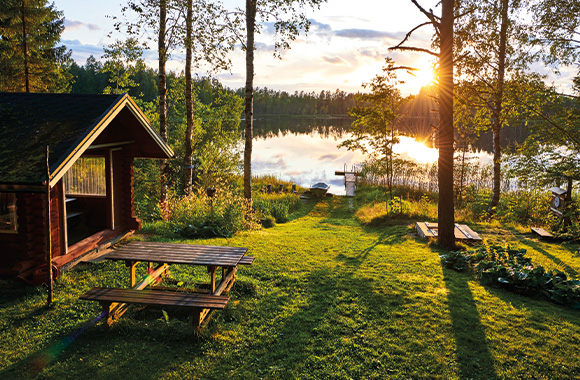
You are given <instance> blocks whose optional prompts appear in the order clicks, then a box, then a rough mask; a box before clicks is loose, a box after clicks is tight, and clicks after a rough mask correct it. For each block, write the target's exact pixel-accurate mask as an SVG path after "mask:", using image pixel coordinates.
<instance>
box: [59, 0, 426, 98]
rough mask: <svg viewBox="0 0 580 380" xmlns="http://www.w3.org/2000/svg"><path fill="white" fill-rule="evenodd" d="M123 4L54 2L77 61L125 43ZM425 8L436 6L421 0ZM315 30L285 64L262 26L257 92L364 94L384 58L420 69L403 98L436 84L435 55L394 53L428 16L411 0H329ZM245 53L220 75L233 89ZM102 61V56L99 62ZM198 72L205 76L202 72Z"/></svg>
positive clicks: (315, 15) (176, 56)
mask: <svg viewBox="0 0 580 380" xmlns="http://www.w3.org/2000/svg"><path fill="white" fill-rule="evenodd" d="M122 2H123V1H122V0H99V1H89V0H54V3H55V5H56V8H57V9H59V10H61V11H63V12H64V16H65V30H64V32H63V34H62V36H61V40H62V43H63V44H64V45H66V46H67V48H69V49H71V50H72V52H73V54H72V57H73V59H74V60H75V61H76V62H77V63H78V64H80V65H83V64H84V63H85V62H86V59H87V58H88V57H89V56H90V55H91V54H92V55H94V56H95V58H97V59H101V56H102V54H103V50H102V49H103V47H104V46H107V45H108V44H110V43H112V42H114V41H115V39H122V38H123V36H122V35H121V34H119V33H113V35H112V37H108V35H109V34H110V33H111V31H113V29H114V28H113V23H114V21H113V20H112V18H111V17H110V16H120V15H121V11H120V10H121V6H122V5H121V3H122ZM224 3H225V5H226V6H228V7H230V8H233V7H235V6H240V7H243V6H244V4H245V2H244V1H240V0H225V2H224ZM421 4H422V5H423V6H425V7H426V8H429V7H434V6H435V4H436V1H432V0H423V1H422V2H421ZM307 14H308V18H309V19H310V20H311V23H312V24H311V25H312V26H311V30H310V32H309V33H308V35H304V34H301V35H300V37H299V38H298V39H297V40H296V41H294V42H293V43H292V44H291V49H290V50H287V51H284V52H283V53H282V59H277V58H274V57H273V41H274V40H273V36H272V34H270V33H269V32H268V29H264V32H263V33H262V34H260V35H258V36H257V39H256V47H257V51H256V57H255V78H254V84H255V86H258V87H268V88H273V89H277V90H285V91H290V92H294V91H302V90H303V91H307V92H310V91H315V92H320V91H321V90H330V91H334V90H336V89H341V90H344V91H347V92H356V91H359V90H362V88H361V85H362V84H363V83H365V82H369V81H370V80H371V79H372V78H373V77H374V76H375V75H376V74H379V73H380V72H381V68H382V66H383V64H384V62H385V58H386V57H387V56H389V57H391V58H393V59H395V60H396V63H397V64H401V65H412V66H414V67H417V68H419V69H420V71H418V72H417V75H416V76H410V75H407V74H405V73H402V74H401V76H400V79H402V80H403V81H405V83H404V84H403V85H402V86H401V90H402V92H403V93H404V94H410V93H417V92H418V91H419V89H420V88H421V86H424V85H426V84H428V83H429V81H430V80H431V79H432V72H431V61H430V57H429V56H428V55H426V54H422V53H403V52H392V51H389V50H388V48H389V47H391V46H394V45H396V44H398V43H399V42H400V41H401V39H402V38H403V37H404V36H405V34H406V33H407V32H408V31H409V30H411V29H412V28H413V27H415V26H416V25H418V24H420V23H422V22H424V20H425V17H424V16H423V15H422V14H421V13H420V12H419V11H418V10H417V9H416V7H415V6H414V5H413V4H412V3H411V1H410V0H356V1H352V0H329V1H328V2H327V3H324V4H322V5H321V7H320V9H316V10H309V11H308V12H307ZM431 34H432V30H431V29H430V27H424V28H423V29H422V30H420V31H418V32H416V33H415V35H416V38H415V40H414V45H416V46H423V47H428V46H429V44H430V38H431ZM156 54H157V53H156V51H155V50H151V51H148V52H147V53H146V54H145V60H146V62H147V63H148V64H149V65H150V66H152V67H154V68H156V67H157V64H156V62H155V58H156ZM243 54H244V53H243V52H242V51H241V50H240V49H238V50H237V51H235V52H234V53H232V55H231V56H230V58H231V59H232V62H233V65H232V68H231V70H230V72H222V73H219V74H218V77H219V79H220V81H221V82H222V83H223V84H225V85H226V86H228V87H231V88H240V87H243V86H244V82H245V60H244V55H243ZM101 60H102V59H101ZM184 64H185V62H184V54H183V53H182V52H174V53H173V54H172V57H171V59H170V61H169V62H168V65H167V67H168V69H170V70H174V71H177V72H180V71H181V70H183V67H184ZM201 74H204V73H203V72H201Z"/></svg>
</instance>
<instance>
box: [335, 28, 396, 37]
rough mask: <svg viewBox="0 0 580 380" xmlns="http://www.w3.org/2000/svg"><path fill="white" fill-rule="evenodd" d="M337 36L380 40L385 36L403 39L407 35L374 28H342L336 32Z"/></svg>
mask: <svg viewBox="0 0 580 380" xmlns="http://www.w3.org/2000/svg"><path fill="white" fill-rule="evenodd" d="M334 35H335V36H337V37H344V38H354V39H361V40H378V39H384V38H390V39H401V38H404V37H405V34H404V33H402V32H395V33H392V32H383V31H380V30H373V29H341V30H337V31H335V32H334Z"/></svg>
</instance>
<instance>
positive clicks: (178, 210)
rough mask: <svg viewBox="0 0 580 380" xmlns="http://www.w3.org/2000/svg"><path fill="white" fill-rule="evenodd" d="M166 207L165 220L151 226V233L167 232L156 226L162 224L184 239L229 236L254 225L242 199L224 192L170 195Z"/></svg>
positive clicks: (253, 216) (165, 233) (165, 229)
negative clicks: (211, 195)
mask: <svg viewBox="0 0 580 380" xmlns="http://www.w3.org/2000/svg"><path fill="white" fill-rule="evenodd" d="M168 208H169V212H168V220H166V221H165V223H163V222H160V223H155V224H154V225H152V226H151V227H150V228H152V229H153V231H152V232H157V233H160V234H162V235H167V234H168V229H167V227H166V226H165V227H163V228H161V227H160V226H159V224H166V225H169V226H171V229H170V230H171V231H173V232H174V233H177V234H179V235H181V236H183V237H186V238H198V237H203V238H207V237H229V236H232V235H233V234H235V233H236V232H239V231H242V230H248V229H254V228H256V227H257V226H258V224H257V221H256V217H255V215H254V212H253V211H252V209H251V208H250V207H248V206H247V203H246V201H245V200H244V199H243V198H242V197H240V196H238V195H235V194H233V193H229V192H227V191H218V193H217V195H216V196H215V197H214V198H209V197H208V196H207V195H206V193H205V191H199V192H197V193H194V194H190V195H185V196H181V197H179V196H171V197H169V198H168ZM155 226H157V227H155ZM147 230H149V228H148V229H147Z"/></svg>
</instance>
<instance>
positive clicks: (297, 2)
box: [228, 0, 326, 201]
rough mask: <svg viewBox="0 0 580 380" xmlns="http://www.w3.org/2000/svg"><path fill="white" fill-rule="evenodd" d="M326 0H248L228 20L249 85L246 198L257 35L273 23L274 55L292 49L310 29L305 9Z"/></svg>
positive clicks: (249, 179) (246, 100) (249, 190)
mask: <svg viewBox="0 0 580 380" xmlns="http://www.w3.org/2000/svg"><path fill="white" fill-rule="evenodd" d="M325 1H326V0H246V5H245V9H242V8H239V7H238V8H236V9H235V10H233V11H232V12H231V13H230V14H229V18H228V23H229V25H231V26H232V31H233V32H234V35H235V36H236V38H237V39H238V42H239V43H240V44H241V45H242V49H243V50H244V51H245V52H246V87H245V96H244V115H245V125H244V197H245V198H246V200H248V201H251V200H252V139H253V129H254V74H255V73H254V51H255V49H256V47H255V35H256V34H257V33H260V30H261V28H262V26H263V23H264V22H268V21H272V22H274V28H275V37H274V38H275V41H274V46H275V50H274V56H276V57H280V51H281V49H289V48H290V42H291V41H294V40H295V39H296V37H297V36H298V35H299V33H300V31H301V30H303V31H304V32H308V29H309V26H310V21H309V20H308V18H307V16H306V13H305V8H306V7H312V8H314V7H320V4H322V3H323V2H325Z"/></svg>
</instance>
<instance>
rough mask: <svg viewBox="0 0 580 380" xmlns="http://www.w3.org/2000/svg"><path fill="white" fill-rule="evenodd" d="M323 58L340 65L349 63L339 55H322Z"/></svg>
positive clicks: (325, 60)
mask: <svg viewBox="0 0 580 380" xmlns="http://www.w3.org/2000/svg"><path fill="white" fill-rule="evenodd" d="M322 60H323V61H324V62H328V63H332V64H335V65H336V64H339V65H345V64H347V62H346V61H345V60H344V59H342V58H341V57H338V56H337V57H327V56H323V57H322Z"/></svg>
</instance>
